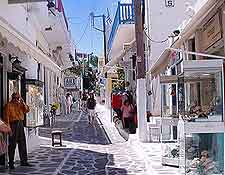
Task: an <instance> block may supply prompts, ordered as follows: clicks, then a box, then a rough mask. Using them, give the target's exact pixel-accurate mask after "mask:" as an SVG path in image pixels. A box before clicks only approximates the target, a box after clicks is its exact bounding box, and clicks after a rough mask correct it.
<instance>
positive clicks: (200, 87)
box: [184, 72, 223, 122]
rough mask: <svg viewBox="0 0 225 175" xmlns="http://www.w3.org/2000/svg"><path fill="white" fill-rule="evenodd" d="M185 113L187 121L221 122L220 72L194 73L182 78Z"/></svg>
mask: <svg viewBox="0 0 225 175" xmlns="http://www.w3.org/2000/svg"><path fill="white" fill-rule="evenodd" d="M184 81H185V85H184V88H185V90H184V93H185V96H186V98H185V112H184V119H185V120H188V121H197V122H201V121H222V120H223V98H222V81H221V72H216V73H195V74H191V75H190V74H189V75H185V77H184Z"/></svg>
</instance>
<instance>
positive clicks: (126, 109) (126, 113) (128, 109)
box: [121, 100, 135, 130]
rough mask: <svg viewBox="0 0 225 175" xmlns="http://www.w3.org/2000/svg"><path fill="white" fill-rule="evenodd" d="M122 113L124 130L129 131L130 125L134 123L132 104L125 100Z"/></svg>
mask: <svg viewBox="0 0 225 175" xmlns="http://www.w3.org/2000/svg"><path fill="white" fill-rule="evenodd" d="M121 111H122V121H123V126H124V128H125V129H129V130H130V129H131V127H132V123H133V122H134V115H135V110H134V106H133V104H132V103H131V102H130V101H129V100H125V101H124V104H123V106H122V107H121Z"/></svg>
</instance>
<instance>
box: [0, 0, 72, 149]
mask: <svg viewBox="0 0 225 175" xmlns="http://www.w3.org/2000/svg"><path fill="white" fill-rule="evenodd" d="M0 43H1V44H0V71H1V72H0V75H1V76H0V85H1V88H0V97H1V100H0V112H1V113H0V117H2V114H3V113H2V112H3V106H4V104H5V103H6V102H7V101H8V100H9V98H10V95H11V94H12V92H14V91H19V92H20V93H21V95H22V96H23V97H24V98H26V100H28V99H30V95H29V92H28V91H27V88H26V86H25V83H26V82H27V80H32V81H34V82H41V83H40V84H41V85H43V94H42V95H43V99H42V100H43V101H44V104H45V105H47V106H49V104H51V103H54V102H58V101H59V99H58V97H59V93H60V92H59V91H58V89H59V87H60V84H61V71H62V70H63V69H65V68H67V67H69V66H72V64H71V61H70V58H69V54H72V55H73V53H74V46H73V44H72V39H71V34H70V31H69V28H68V22H67V19H66V15H65V11H64V8H63V3H62V1H61V0H55V1H53V3H52V4H51V5H49V4H48V2H36V3H29V2H27V3H21V4H18V3H16V4H8V0H1V1H0ZM18 60H19V61H18ZM18 62H19V63H18ZM9 82H10V83H9ZM35 115H36V114H35ZM40 116H41V115H40ZM36 117H37V119H36V120H39V121H38V123H39V124H40V123H42V122H41V120H42V119H40V118H39V119H38V115H37V116H36ZM33 122H35V119H34V121H33ZM33 124H34V125H35V123H33ZM26 135H27V144H28V146H27V147H28V150H29V152H30V151H32V150H33V149H34V148H35V147H37V146H38V145H39V142H38V128H36V127H34V128H29V129H28V128H27V129H26Z"/></svg>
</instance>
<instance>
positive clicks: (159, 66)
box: [147, 48, 171, 78]
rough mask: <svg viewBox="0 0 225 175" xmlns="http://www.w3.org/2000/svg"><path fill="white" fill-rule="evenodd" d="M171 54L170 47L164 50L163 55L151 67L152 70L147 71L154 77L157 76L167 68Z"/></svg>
mask: <svg viewBox="0 0 225 175" xmlns="http://www.w3.org/2000/svg"><path fill="white" fill-rule="evenodd" d="M170 54H171V50H170V48H167V49H165V50H164V51H163V53H162V54H161V56H160V57H159V58H158V59H157V60H156V62H155V63H154V64H153V66H152V67H151V69H150V71H148V72H147V73H150V74H151V76H152V78H154V77H156V76H157V75H158V74H160V73H161V72H162V71H163V70H165V69H166V67H167V66H168V63H169V57H170Z"/></svg>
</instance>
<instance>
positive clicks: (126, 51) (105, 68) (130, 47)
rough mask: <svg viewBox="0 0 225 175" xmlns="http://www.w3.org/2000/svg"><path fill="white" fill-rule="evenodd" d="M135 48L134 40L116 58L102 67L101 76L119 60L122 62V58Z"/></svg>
mask: <svg viewBox="0 0 225 175" xmlns="http://www.w3.org/2000/svg"><path fill="white" fill-rule="evenodd" d="M135 47H136V40H133V41H132V42H131V43H130V46H129V47H128V48H127V49H126V50H123V51H122V52H121V53H119V54H118V56H117V57H116V58H113V59H112V60H111V61H109V62H108V63H107V64H106V65H105V66H104V67H103V74H104V73H106V72H107V71H109V70H110V69H111V68H112V67H113V66H115V65H116V64H118V63H119V61H120V60H122V58H123V57H124V56H125V55H126V54H127V53H128V52H129V51H131V50H132V49H133V48H135Z"/></svg>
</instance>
